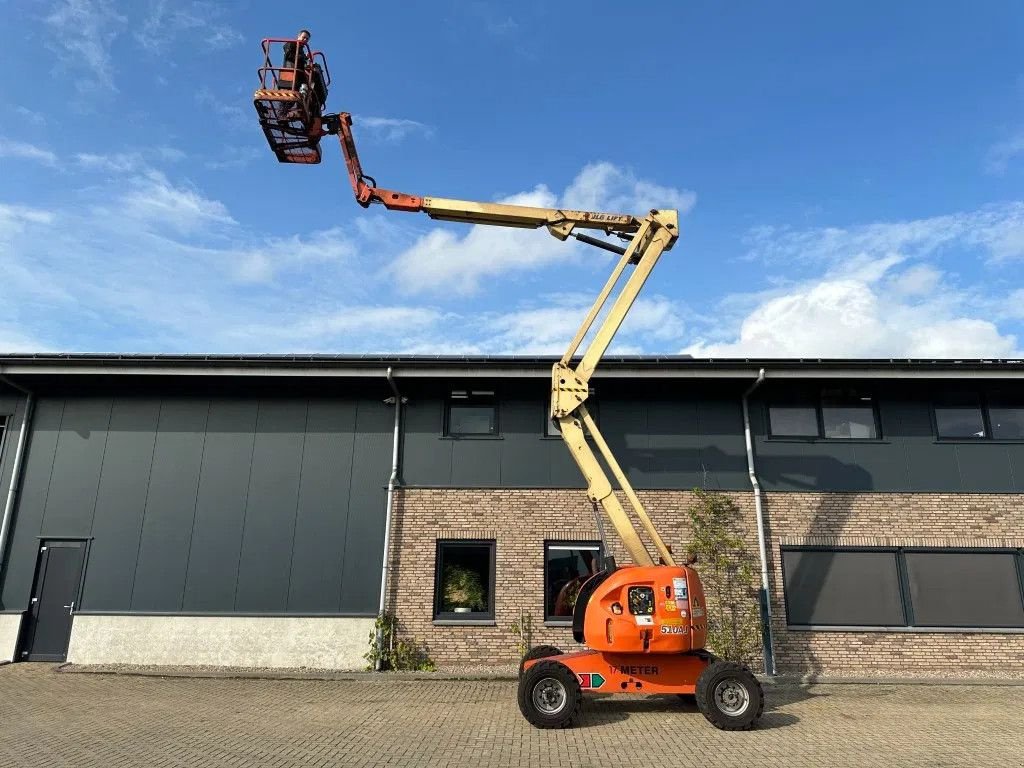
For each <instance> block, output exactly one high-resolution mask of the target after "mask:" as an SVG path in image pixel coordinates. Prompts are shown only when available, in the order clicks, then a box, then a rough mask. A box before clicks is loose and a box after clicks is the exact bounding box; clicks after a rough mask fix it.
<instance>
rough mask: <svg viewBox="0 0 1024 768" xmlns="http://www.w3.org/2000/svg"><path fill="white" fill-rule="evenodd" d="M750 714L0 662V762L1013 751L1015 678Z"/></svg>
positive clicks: (784, 704) (802, 693) (789, 767)
mask: <svg viewBox="0 0 1024 768" xmlns="http://www.w3.org/2000/svg"><path fill="white" fill-rule="evenodd" d="M766 691H767V694H768V706H767V707H766V712H765V715H764V717H763V719H762V721H761V726H760V728H759V729H757V730H755V731H752V732H749V733H723V732H721V731H717V730H715V729H714V728H712V727H711V725H710V724H709V723H708V722H707V721H705V720H704V718H703V717H702V716H701V715H700V714H699V713H698V712H697V711H696V710H695V709H694V708H693V707H692V706H689V705H686V704H681V703H678V702H677V701H676V700H675V699H674V697H673V698H668V697H647V698H633V697H619V696H615V697H608V696H606V697H602V698H595V699H592V700H589V701H588V702H587V704H585V705H584V715H583V719H582V722H581V724H580V726H579V727H577V728H573V729H568V730H564V731H540V730H535V729H533V728H532V727H530V726H529V725H528V724H527V723H526V722H525V720H523V718H522V716H521V715H520V714H519V710H518V708H517V707H516V704H515V683H514V682H511V681H496V680H488V681H455V680H437V681H434V680H432V681H425V682H424V681H398V680H381V679H374V680H371V681H362V680H340V681H318V680H238V679H189V678H157V677H128V676H116V675H97V674H66V673H58V672H56V667H55V666H54V665H41V664H13V665H9V666H4V667H0V765H2V766H5V767H6V766H18V767H19V768H22V767H26V768H27V767H28V766H36V765H39V766H42V765H45V766H75V768H85V766H103V767H104V768H106V767H107V766H121V765H145V766H151V767H154V768H155V767H157V766H188V768H196V767H198V766H322V765H338V766H346V768H359V767H360V766H382V765H400V766H473V768H477V767H479V768H490V767H491V766H538V767H540V768H542V767H543V766H567V767H568V766H572V768H587V767H588V766H593V767H594V768H611V766H617V765H629V766H633V765H635V766H644V768H657V767H658V766H673V767H675V766H690V765H692V766H701V767H702V768H703V767H705V766H708V767H710V766H729V768H739V767H740V766H748V765H757V766H785V767H786V768H802V767H803V766H814V767H815V768H817V767H818V766H827V767H828V768H835V767H836V766H847V765H849V766H857V768H866V767H868V766H906V765H915V766H917V765H920V766H930V767H931V768H935V767H937V766H961V765H978V766H989V767H994V766H1024V714H1022V713H1024V687H1021V686H1017V687H1012V686H1007V687H992V686H980V685H974V686H916V687H915V686H908V685H814V686H811V687H806V688H804V687H797V686H770V687H767V688H766Z"/></svg>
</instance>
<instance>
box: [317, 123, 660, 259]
mask: <svg viewBox="0 0 1024 768" xmlns="http://www.w3.org/2000/svg"><path fill="white" fill-rule="evenodd" d="M322 130H323V132H324V133H325V134H337V135H338V140H339V142H340V143H341V151H342V153H343V154H344V156H345V166H346V168H347V169H348V177H349V181H350V182H351V184H352V191H353V193H354V194H355V196H356V201H357V202H358V203H359V204H360V205H362V206H363V207H364V208H365V207H368V206H369V205H370V204H372V203H380V204H381V205H383V206H384V207H385V208H388V209H390V210H393V211H409V212H413V213H415V212H422V213H425V214H427V215H428V216H429V217H430V218H432V219H438V220H441V221H458V222H464V223H468V224H492V225H498V226H504V227H524V228H527V229H537V228H539V227H547V229H548V231H549V232H550V233H551V234H552V235H554V236H555V237H557V238H558V239H559V240H565V239H566V238H567V237H568V236H569V235H570V234H572V231H573V229H576V228H579V229H596V230H601V231H603V232H605V233H607V234H613V233H615V234H632V233H634V232H637V231H638V230H639V229H640V225H641V223H642V222H641V220H640V219H638V218H637V217H635V216H632V215H630V214H628V213H604V212H600V211H575V210H570V209H567V208H534V207H531V206H526V205H504V204H501V203H478V202H473V201H470V200H451V199H448V198H444V197H420V196H418V195H409V194H406V193H404V192H395V191H393V190H390V189H381V188H379V187H377V182H376V181H375V180H374V179H373V177H371V176H367V175H366V174H364V173H363V168H362V165H361V164H360V162H359V153H358V152H357V151H356V143H355V139H354V138H353V136H352V116H351V115H349V114H348V113H346V112H342V113H340V114H337V115H325V116H324V119H323V128H322Z"/></svg>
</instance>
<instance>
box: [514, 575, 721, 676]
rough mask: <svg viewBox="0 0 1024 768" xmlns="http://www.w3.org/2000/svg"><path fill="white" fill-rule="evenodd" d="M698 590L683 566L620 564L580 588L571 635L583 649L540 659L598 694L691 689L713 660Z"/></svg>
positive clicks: (701, 589) (698, 585)
mask: <svg viewBox="0 0 1024 768" xmlns="http://www.w3.org/2000/svg"><path fill="white" fill-rule="evenodd" d="M705 611H706V607H705V603H704V587H703V585H702V584H701V580H700V576H698V575H697V572H696V571H695V570H694V569H692V568H688V567H686V566H674V565H672V566H670V565H653V566H635V565H626V566H620V567H618V568H615V569H613V570H610V571H602V572H600V573H597V574H595V575H594V576H592V577H591V578H590V579H589V580H587V581H586V582H585V583H584V584H583V586H582V587H581V589H580V593H579V597H578V598H577V602H576V609H575V613H574V615H573V635H574V637H575V639H576V641H577V642H580V643H584V644H586V646H587V650H584V651H579V652H574V653H563V654H561V655H559V656H552V657H549V658H547V659H531V660H529V661H527V662H525V663H524V665H523V669H524V671H525V670H526V669H529V668H530V667H531V666H533V665H534V664H536V663H537V662H538V661H543V660H547V661H558V662H559V663H561V664H564V665H565V666H566V667H568V668H569V669H570V670H572V672H573V673H574V674H575V675H576V677H577V679H578V680H579V681H580V688H581V689H583V690H585V691H591V692H598V693H641V692H642V693H694V691H695V688H696V684H697V678H698V677H700V674H701V672H703V671H704V669H705V668H706V667H707V666H708V664H709V663H710V662H711V658H712V657H711V656H710V654H708V653H706V652H705V651H704V643H705V640H706V639H707V619H706V615H705Z"/></svg>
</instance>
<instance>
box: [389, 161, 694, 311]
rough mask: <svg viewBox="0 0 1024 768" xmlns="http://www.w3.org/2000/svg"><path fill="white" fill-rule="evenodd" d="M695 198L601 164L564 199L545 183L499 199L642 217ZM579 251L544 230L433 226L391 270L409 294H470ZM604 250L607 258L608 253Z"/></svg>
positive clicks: (576, 181)
mask: <svg viewBox="0 0 1024 768" xmlns="http://www.w3.org/2000/svg"><path fill="white" fill-rule="evenodd" d="M658 198H660V199H658ZM694 199H695V197H694V195H693V193H690V192H686V191H682V190H677V189H674V188H669V187H659V186H657V185H655V184H652V183H650V182H646V181H643V180H639V179H636V178H635V177H633V176H632V175H631V174H628V173H626V172H624V171H622V170H620V169H618V168H616V167H614V166H611V165H609V164H607V163H599V164H596V165H589V166H587V167H585V168H584V169H583V170H582V171H581V172H580V174H579V175H578V176H577V177H576V178H575V179H574V180H573V182H572V183H571V184H570V185H569V187H568V188H567V189H566V191H565V194H564V195H563V196H562V199H561V200H560V199H559V198H558V197H557V196H556V195H555V194H554V193H553V192H551V190H550V189H548V187H547V186H545V185H543V184H539V185H537V186H536V187H535V188H534V189H533V190H532V191H530V192H523V193H520V194H517V195H512V196H510V197H507V198H505V199H503V200H500V201H499V202H502V203H508V204H512V205H527V206H536V207H544V208H550V207H556V206H558V205H562V206H564V207H568V208H578V209H582V210H597V211H610V212H620V213H639V215H641V216H642V215H644V214H645V213H646V211H647V210H649V209H650V208H651V207H653V206H654V204H656V205H659V206H662V207H671V206H673V205H674V206H676V207H678V208H679V210H680V212H681V213H682V212H685V211H687V210H689V208H690V207H692V205H693V202H694ZM592 252H593V249H591V250H590V251H589V252H588V257H589V258H594V256H593V253H592ZM579 253H580V250H579V248H578V247H575V246H574V245H573V244H572V243H566V242H560V241H558V240H556V239H555V238H553V237H551V236H550V235H549V234H548V233H547V232H546V231H544V230H543V229H540V230H526V229H515V228H508V227H496V226H473V227H471V228H470V229H469V230H468V231H459V232H458V233H456V232H454V231H452V230H451V229H442V228H435V229H432V230H431V231H429V232H428V233H427V234H425V235H423V236H422V237H420V238H419V239H418V240H417V241H416V242H415V243H414V244H413V245H412V246H411V247H409V248H408V249H406V250H405V251H404V252H403V253H401V254H400V255H399V256H398V258H396V259H395V261H394V262H393V263H392V264H391V266H390V268H389V273H390V274H391V275H393V277H394V279H395V281H396V283H397V284H398V286H399V287H400V288H401V289H402V290H404V291H407V292H409V293H420V292H430V291H442V292H446V293H455V294H459V295H469V294H473V293H475V292H477V291H478V290H479V289H480V287H481V284H482V283H484V282H486V281H489V280H496V279H498V278H499V277H501V276H503V275H509V274H515V273H523V272H528V271H530V270H533V269H534V268H536V267H538V266H541V265H552V264H555V263H558V262H564V261H568V260H574V259H576V258H578V256H579ZM601 253H602V254H603V255H602V256H601V258H602V259H603V258H604V256H606V255H607V254H604V252H601ZM602 263H603V262H602Z"/></svg>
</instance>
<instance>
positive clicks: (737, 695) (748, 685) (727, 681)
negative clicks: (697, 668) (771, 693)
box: [697, 661, 764, 731]
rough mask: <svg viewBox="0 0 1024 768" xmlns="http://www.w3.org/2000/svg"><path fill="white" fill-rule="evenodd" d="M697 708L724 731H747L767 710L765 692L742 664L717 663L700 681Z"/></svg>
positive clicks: (702, 675)
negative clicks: (765, 707)
mask: <svg viewBox="0 0 1024 768" xmlns="http://www.w3.org/2000/svg"><path fill="white" fill-rule="evenodd" d="M697 707H698V709H700V711H701V714H702V715H704V717H706V718H707V719H708V722H710V723H711V724H712V725H713V726H715V727H716V728H719V729H721V730H723V731H746V730H749V729H751V728H753V727H754V723H755V722H756V721H757V719H758V718H759V717H761V713H762V712H763V711H764V692H763V691H762V690H761V684H760V683H759V682H758V681H757V678H756V677H754V675H753V673H752V672H751V671H750V670H749V669H747V668H746V667H745V666H743V665H742V664H736V663H734V662H731V661H715V662H712V663H711V664H709V665H708V667H707V668H706V669H705V670H704V671H703V672H701V674H700V677H698V678H697Z"/></svg>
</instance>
